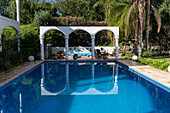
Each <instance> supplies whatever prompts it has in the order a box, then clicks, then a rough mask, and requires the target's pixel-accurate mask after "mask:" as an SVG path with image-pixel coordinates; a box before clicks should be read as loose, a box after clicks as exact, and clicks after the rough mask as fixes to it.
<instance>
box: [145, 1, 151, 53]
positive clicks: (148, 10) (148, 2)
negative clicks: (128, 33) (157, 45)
mask: <svg viewBox="0 0 170 113" xmlns="http://www.w3.org/2000/svg"><path fill="white" fill-rule="evenodd" d="M149 22H150V0H147V22H146V49H147V50H148V49H149Z"/></svg>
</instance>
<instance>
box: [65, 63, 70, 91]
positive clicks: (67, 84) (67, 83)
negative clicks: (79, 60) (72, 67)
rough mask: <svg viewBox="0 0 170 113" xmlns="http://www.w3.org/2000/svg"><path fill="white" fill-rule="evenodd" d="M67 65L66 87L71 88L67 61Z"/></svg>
mask: <svg viewBox="0 0 170 113" xmlns="http://www.w3.org/2000/svg"><path fill="white" fill-rule="evenodd" d="M65 67H66V87H67V88H69V63H67V64H66V65H65Z"/></svg>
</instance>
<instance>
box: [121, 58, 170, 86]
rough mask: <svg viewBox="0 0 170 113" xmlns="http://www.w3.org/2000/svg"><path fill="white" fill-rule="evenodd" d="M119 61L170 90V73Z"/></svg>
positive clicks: (128, 61)
mask: <svg viewBox="0 0 170 113" xmlns="http://www.w3.org/2000/svg"><path fill="white" fill-rule="evenodd" d="M118 61H119V62H121V63H123V64H125V65H128V66H129V67H130V68H132V69H134V70H135V71H138V72H139V73H141V74H143V75H145V76H147V77H149V78H151V79H153V80H155V81H157V82H159V83H161V84H163V85H165V86H167V87H169V88H170V72H166V71H162V70H159V69H156V68H153V67H151V66H148V65H144V64H141V63H138V62H134V61H132V60H127V59H119V60H118Z"/></svg>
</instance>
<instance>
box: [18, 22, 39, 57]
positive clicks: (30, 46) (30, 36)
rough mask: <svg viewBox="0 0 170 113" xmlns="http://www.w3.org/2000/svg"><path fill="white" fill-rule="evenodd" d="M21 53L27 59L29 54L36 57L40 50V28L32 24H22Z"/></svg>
mask: <svg viewBox="0 0 170 113" xmlns="http://www.w3.org/2000/svg"><path fill="white" fill-rule="evenodd" d="M20 33H21V53H22V56H23V59H25V60H27V59H28V56H30V55H33V56H34V57H35V58H36V59H37V58H38V57H37V54H38V53H39V51H40V49H39V48H40V42H39V34H40V32H39V28H37V27H34V26H33V25H32V24H30V25H23V26H21V31H20Z"/></svg>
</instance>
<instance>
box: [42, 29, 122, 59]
mask: <svg viewBox="0 0 170 113" xmlns="http://www.w3.org/2000/svg"><path fill="white" fill-rule="evenodd" d="M52 29H56V30H59V31H61V32H63V33H64V34H65V48H66V59H68V39H69V35H70V34H71V33H72V32H74V31H76V30H83V31H86V32H88V33H89V34H90V35H91V43H92V59H94V39H95V35H96V33H98V32H99V31H102V30H109V31H111V32H113V33H114V35H115V39H116V58H118V40H119V27H107V26H93V27H92V26H91V27H89V26H67V27H57V26H40V45H41V59H42V60H44V35H45V33H46V32H47V31H49V30H52Z"/></svg>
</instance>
